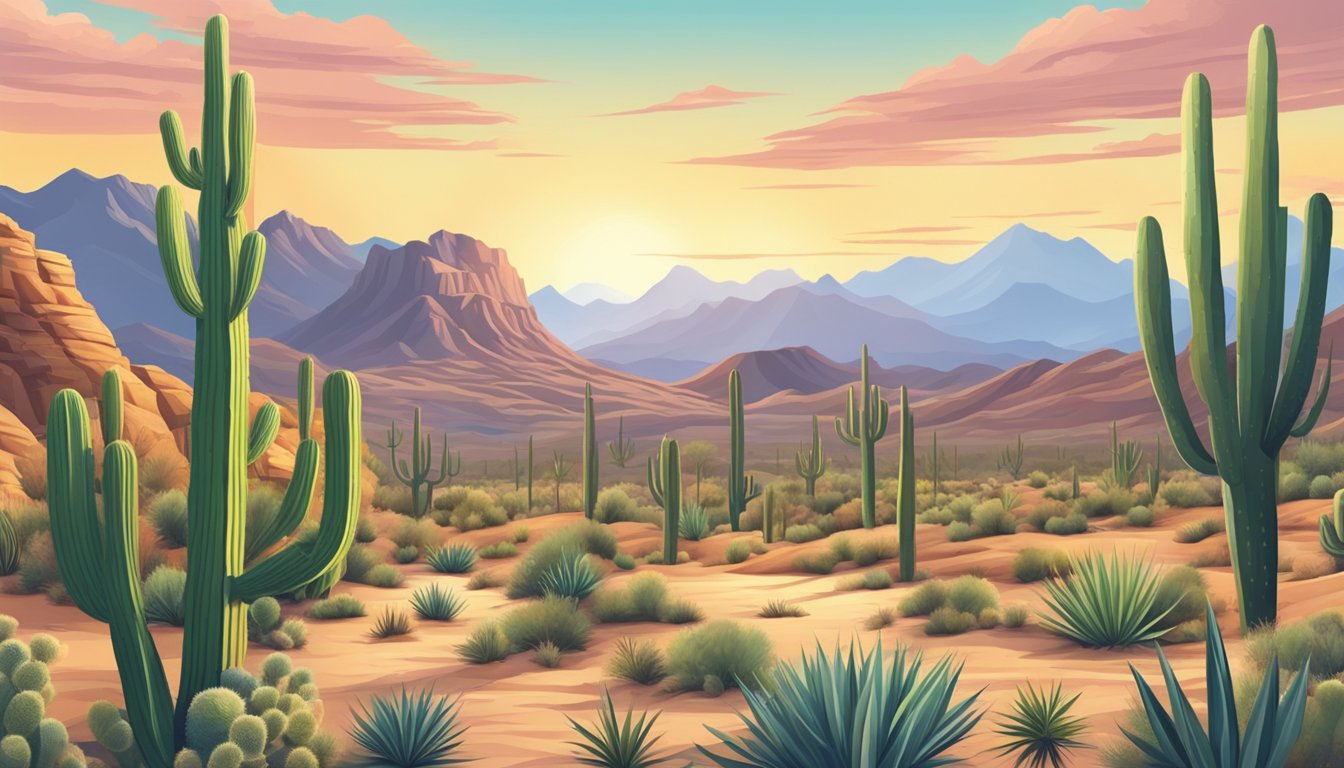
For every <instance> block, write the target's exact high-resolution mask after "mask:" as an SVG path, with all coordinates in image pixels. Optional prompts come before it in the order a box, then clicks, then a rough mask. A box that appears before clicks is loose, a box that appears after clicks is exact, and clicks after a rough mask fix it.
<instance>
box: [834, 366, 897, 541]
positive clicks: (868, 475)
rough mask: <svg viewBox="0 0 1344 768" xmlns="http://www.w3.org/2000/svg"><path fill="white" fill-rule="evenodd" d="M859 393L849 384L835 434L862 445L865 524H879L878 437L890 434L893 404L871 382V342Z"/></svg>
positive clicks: (861, 367) (861, 371)
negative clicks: (888, 424) (889, 419)
mask: <svg viewBox="0 0 1344 768" xmlns="http://www.w3.org/2000/svg"><path fill="white" fill-rule="evenodd" d="M859 376H860V379H859V396H858V398H855V396H854V389H853V387H851V388H850V390H849V394H848V400H847V402H846V407H845V413H844V415H843V416H837V417H836V419H835V434H836V435H838V436H839V437H840V439H841V440H844V441H845V442H846V443H848V444H850V445H853V446H855V447H857V448H858V449H859V466H860V470H861V472H862V478H861V484H860V489H861V496H862V501H861V503H862V508H863V527H864V528H872V527H874V526H876V525H877V441H878V440H881V439H882V437H883V436H884V435H886V434H887V417H888V414H889V411H890V406H889V404H888V403H887V401H886V400H884V399H883V398H882V391H881V389H880V388H879V387H878V386H877V385H876V384H869V383H868V345H867V344H864V345H863V351H862V353H861V363H860V373H859Z"/></svg>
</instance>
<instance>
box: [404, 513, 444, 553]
mask: <svg viewBox="0 0 1344 768" xmlns="http://www.w3.org/2000/svg"><path fill="white" fill-rule="evenodd" d="M392 543H393V544H395V545H396V546H397V547H414V548H416V549H417V550H420V551H422V552H427V551H429V550H431V549H433V548H435V547H437V546H438V545H439V529H438V528H437V527H436V526H435V525H434V522H433V521H432V520H403V521H402V523H401V525H400V526H398V527H397V530H396V532H395V533H393V534H392Z"/></svg>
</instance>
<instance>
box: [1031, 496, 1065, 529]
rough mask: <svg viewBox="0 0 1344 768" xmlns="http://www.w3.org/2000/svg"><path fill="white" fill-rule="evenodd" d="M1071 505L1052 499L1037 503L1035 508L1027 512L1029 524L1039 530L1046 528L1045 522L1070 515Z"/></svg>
mask: <svg viewBox="0 0 1344 768" xmlns="http://www.w3.org/2000/svg"><path fill="white" fill-rule="evenodd" d="M1070 511H1071V510H1070V509H1069V505H1068V504H1065V503H1064V502H1062V501H1052V500H1050V499H1046V500H1044V501H1042V502H1040V503H1039V504H1037V505H1036V507H1035V508H1034V509H1032V510H1031V511H1030V512H1028V513H1027V516H1026V521H1027V524H1028V525H1030V526H1031V527H1032V528H1035V529H1036V530H1038V531H1044V530H1045V524H1046V523H1048V522H1049V521H1050V520H1051V519H1052V518H1056V517H1068V516H1069V512H1070Z"/></svg>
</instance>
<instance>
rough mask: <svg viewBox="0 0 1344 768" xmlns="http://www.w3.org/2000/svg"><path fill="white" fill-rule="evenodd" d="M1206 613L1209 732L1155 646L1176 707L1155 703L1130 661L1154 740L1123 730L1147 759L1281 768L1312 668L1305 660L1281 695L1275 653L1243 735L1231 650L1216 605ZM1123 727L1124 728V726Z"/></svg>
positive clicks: (1187, 767) (1181, 766)
mask: <svg viewBox="0 0 1344 768" xmlns="http://www.w3.org/2000/svg"><path fill="white" fill-rule="evenodd" d="M1205 611H1206V612H1205V616H1204V627H1205V628H1204V660H1205V677H1206V678H1207V683H1208V689H1209V692H1208V699H1209V716H1208V723H1209V725H1208V730H1207V731H1206V730H1205V729H1204V724H1203V723H1202V722H1200V719H1199V717H1198V716H1197V715H1196V714H1195V710H1194V708H1193V707H1191V706H1190V700H1189V699H1188V698H1186V695H1185V691H1183V690H1181V683H1180V681H1178V680H1177V679H1176V674H1175V673H1174V672H1172V670H1171V664H1170V663H1168V662H1167V657H1166V655H1165V654H1163V653H1162V649H1161V648H1160V647H1159V648H1158V649H1157V659H1158V662H1159V663H1160V664H1161V666H1162V678H1163V682H1164V683H1165V685H1166V687H1167V696H1168V698H1169V699H1170V700H1171V713H1170V714H1169V713H1168V712H1167V709H1166V708H1165V707H1163V706H1162V702H1160V701H1158V699H1157V695H1156V694H1154V693H1153V689H1152V688H1151V687H1149V685H1148V682H1147V681H1146V680H1144V679H1143V675H1140V674H1139V671H1138V670H1137V669H1135V668H1134V665H1133V664H1130V665H1129V670H1130V672H1131V673H1133V675H1134V682H1135V684H1137V685H1138V687H1139V701H1140V702H1141V703H1142V704H1143V710H1144V713H1145V714H1147V716H1148V724H1149V725H1150V726H1152V729H1153V734H1154V737H1155V738H1154V740H1153V741H1151V742H1150V741H1148V740H1147V739H1144V738H1141V737H1139V736H1135V735H1134V734H1132V733H1130V732H1129V731H1124V734H1125V736H1126V737H1128V738H1129V740H1130V741H1132V742H1133V743H1134V746H1136V747H1138V748H1139V749H1140V750H1141V751H1142V752H1143V754H1144V755H1145V757H1147V758H1148V760H1149V764H1151V765H1161V766H1172V767H1173V768H1205V767H1206V766H1207V767H1208V768H1283V765H1284V763H1286V762H1287V761H1288V754H1289V752H1290V751H1291V750H1292V748H1293V744H1294V743H1296V742H1297V737H1298V736H1299V735H1301V733H1302V717H1303V714H1304V713H1305V711H1306V706H1307V679H1308V677H1309V675H1307V666H1308V665H1309V664H1310V663H1311V660H1310V659H1307V660H1304V661H1303V662H1302V669H1300V670H1299V671H1298V673H1297V677H1296V678H1294V679H1293V682H1292V684H1291V685H1289V686H1288V692H1287V693H1285V694H1284V696H1283V698H1282V699H1280V698H1279V660H1278V657H1277V656H1276V657H1275V658H1274V659H1273V660H1272V661H1271V662H1270V663H1269V665H1268V666H1266V667H1265V677H1264V679H1263V680H1262V681H1261V683H1260V693H1259V694H1258V695H1257V696H1256V697H1255V704H1254V705H1253V706H1252V707H1251V716H1250V720H1249V721H1248V722H1247V723H1246V731H1245V733H1244V734H1243V733H1240V728H1239V724H1238V720H1237V703H1236V700H1235V699H1234V697H1233V690H1232V672H1231V670H1230V669H1229V668H1228V665H1227V649H1226V648H1225V647H1224V646H1223V635H1222V633H1221V632H1220V631H1219V630H1218V620H1217V618H1215V617H1214V615H1213V606H1212V605H1206V607H1205ZM1121 730H1122V731H1123V730H1124V729H1121Z"/></svg>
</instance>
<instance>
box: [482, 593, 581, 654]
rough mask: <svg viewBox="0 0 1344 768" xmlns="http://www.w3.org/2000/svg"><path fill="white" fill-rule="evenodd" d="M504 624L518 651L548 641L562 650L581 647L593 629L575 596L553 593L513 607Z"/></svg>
mask: <svg viewBox="0 0 1344 768" xmlns="http://www.w3.org/2000/svg"><path fill="white" fill-rule="evenodd" d="M501 628H502V629H503V630H504V635H505V636H506V637H508V638H509V645H510V647H511V648H512V649H513V650H516V651H530V650H533V649H535V648H536V647H537V646H539V645H541V644H542V643H545V642H550V643H554V644H555V646H556V647H557V648H559V649H560V650H561V651H581V650H583V649H584V648H586V647H587V646H588V638H589V636H590V635H591V634H592V631H593V626H592V624H591V623H589V621H588V617H586V616H584V615H583V614H582V613H581V612H580V611H579V609H578V606H577V605H576V604H575V603H574V601H573V600H570V599H568V598H564V597H556V596H552V595H548V596H546V597H543V598H541V599H540V600H536V601H534V602H531V603H528V604H526V605H523V606H520V607H518V608H515V609H513V610H512V611H510V612H509V613H508V614H507V615H506V616H505V617H504V619H503V621H502V622H501Z"/></svg>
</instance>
